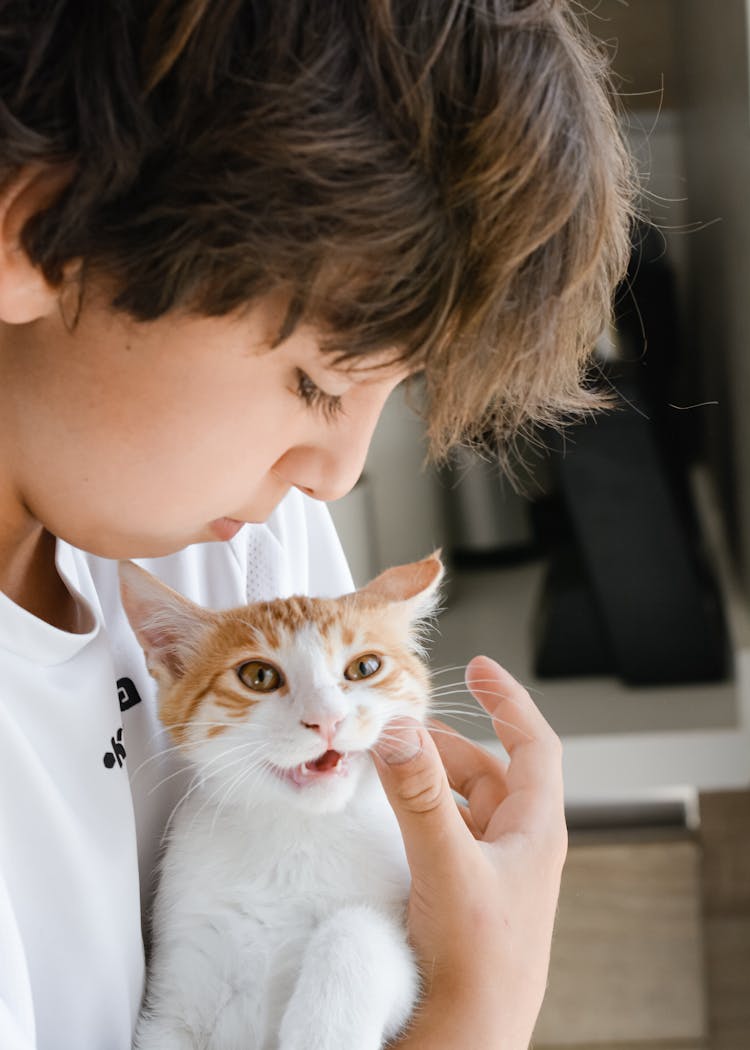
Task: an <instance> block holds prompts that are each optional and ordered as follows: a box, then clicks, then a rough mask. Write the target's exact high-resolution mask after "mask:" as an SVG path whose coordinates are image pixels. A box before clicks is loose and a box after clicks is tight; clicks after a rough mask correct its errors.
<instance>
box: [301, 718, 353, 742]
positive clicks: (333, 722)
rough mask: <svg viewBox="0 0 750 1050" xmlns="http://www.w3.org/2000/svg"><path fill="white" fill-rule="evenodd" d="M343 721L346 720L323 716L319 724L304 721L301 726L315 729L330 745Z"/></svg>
mask: <svg viewBox="0 0 750 1050" xmlns="http://www.w3.org/2000/svg"><path fill="white" fill-rule="evenodd" d="M343 721H344V719H343V718H341V717H339V716H337V715H321V716H319V717H318V720H317V722H305V721H304V719H303V720H302V721H301V723H300V724H301V725H303V726H304V727H305V729H314V730H315V732H317V733H320V735H321V736H322V737H323V739H324V740H325V742H326V743H327V744H330V743H331V741H332V740H333V738H334V736H335V735H336V732H337V730H338V728H339V726H340V725H341V723H342V722H343Z"/></svg>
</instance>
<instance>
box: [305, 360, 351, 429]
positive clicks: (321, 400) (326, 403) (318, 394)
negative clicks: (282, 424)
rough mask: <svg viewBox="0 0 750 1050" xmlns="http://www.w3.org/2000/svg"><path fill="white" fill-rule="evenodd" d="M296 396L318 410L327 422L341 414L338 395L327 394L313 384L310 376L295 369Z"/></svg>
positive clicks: (341, 409) (341, 407) (341, 406)
mask: <svg viewBox="0 0 750 1050" xmlns="http://www.w3.org/2000/svg"><path fill="white" fill-rule="evenodd" d="M297 396H298V397H301V398H302V400H303V401H304V402H305V404H306V405H309V406H310V407H311V408H318V409H320V411H321V412H322V413H323V415H324V416H325V417H326V419H328V420H333V419H335V418H336V416H338V415H340V414H341V412H343V405H342V403H341V397H340V395H339V394H327V393H326V392H325V391H324V390H321V389H320V387H319V386H318V385H317V384H316V383H314V382H313V380H312V379H311V378H310V376H309V375H308V374H307V373H306V372H303V371H302V369H301V368H298V369H297Z"/></svg>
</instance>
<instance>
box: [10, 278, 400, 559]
mask: <svg viewBox="0 0 750 1050" xmlns="http://www.w3.org/2000/svg"><path fill="white" fill-rule="evenodd" d="M282 317H283V304H282V303H281V302H280V301H279V300H277V299H274V298H273V297H269V298H268V299H267V300H263V301H262V302H260V303H259V304H257V305H256V306H254V307H253V308H252V309H251V310H250V311H249V312H248V313H246V314H245V315H243V316H242V317H239V316H232V317H223V318H213V319H206V318H196V317H184V318H183V317H175V316H168V317H165V318H162V319H160V320H158V321H155V322H153V323H149V324H137V323H135V322H133V321H132V320H130V319H129V318H127V317H124V316H122V315H120V314H116V313H114V312H112V311H111V310H110V309H109V308H107V307H106V306H105V305H104V302H103V301H102V302H101V303H99V302H97V301H91V302H90V303H89V304H88V305H87V306H85V308H84V310H83V312H82V314H81V317H80V320H79V322H78V325H77V326H76V328H75V329H74V330H73V331H72V332H71V331H69V330H68V329H67V327H66V325H65V324H64V322H63V318H62V316H61V313H60V311H59V310H54V311H51V312H50V313H48V314H47V315H46V316H43V317H40V318H38V319H37V320H34V321H33V322H31V323H28V324H17V325H4V326H3V330H2V344H0V350H1V351H2V378H3V383H4V386H5V393H4V396H3V401H4V402H6V401H7V403H5V404H3V413H5V414H6V418H5V421H4V422H2V421H0V436H1V437H2V438H3V443H4V446H5V448H6V449H8V448H10V449H11V456H10V460H9V462H8V463H6V464H5V465H4V466H5V468H6V473H7V472H8V471H9V473H10V476H11V479H12V484H14V485H15V487H16V491H17V492H18V494H19V496H20V497H21V499H22V500H23V503H24V505H25V506H26V507H27V508H28V510H29V511H30V513H31V515H32V516H33V517H34V518H35V519H36V520H38V521H40V522H42V523H43V524H44V525H45V526H46V528H47V529H48V530H49V531H50V532H52V533H53V534H54V535H56V536H60V537H62V538H63V539H66V540H68V541H69V542H71V543H73V544H75V545H76V546H79V547H82V548H84V549H85V550H89V551H91V552H93V553H96V554H100V555H103V556H106V557H112V558H127V557H136V556H157V555H162V554H167V553H170V552H172V551H175V550H178V549H180V548H181V547H184V546H186V545H187V544H189V543H193V542H197V541H207V540H216V539H226V538H228V536H229V535H230V534H231V533H232V531H233V529H234V528H236V527H233V526H232V524H231V523H230V522H226V521H221V519H224V518H231V519H235V520H236V521H238V522H241V521H255V522H260V521H264V520H265V519H266V518H267V517H268V515H269V514H270V513H271V511H272V510H273V509H274V507H275V506H276V505H277V503H278V502H279V501H280V500H281V499H282V497H283V496H284V495H285V493H286V492H287V491H288V490H289V489H290V488H291V487H293V486H295V487H297V488H299V489H302V490H303V491H305V492H307V493H309V494H310V495H311V496H313V497H315V498H317V499H323V500H332V499H336V498H338V497H339V496H342V495H344V493H346V492H348V491H349V489H350V488H351V487H352V485H354V483H355V481H356V480H357V478H358V477H359V474H360V472H361V469H362V466H363V463H364V459H365V454H366V452H367V447H368V444H369V441H370V438H371V435H372V431H373V429H374V426H375V423H376V422H377V419H378V416H379V414H380V411H381V409H382V407H383V404H384V402H385V400H386V398H387V396H388V394H389V393H390V392H391V391H392V390H393V388H394V387H395V386H396V384H397V383H398V382H399V381H400V380H401V379H402V378H403V377H404V375H405V374H406V373H405V370H404V369H403V367H402V366H394V367H392V366H388V367H387V368H381V369H376V368H374V364H375V363H377V362H373V359H372V358H370V359H367V360H365V361H364V362H363V363H362V364H356V365H355V366H354V368H353V369H352V368H350V370H349V371H348V372H347V371H343V370H342V369H341V368H338V369H336V368H334V367H333V366H332V363H331V358H330V357H326V356H324V355H322V354H321V353H320V351H319V349H318V346H317V342H316V338H315V334H314V332H312V331H311V330H310V329H305V328H299V329H298V330H296V331H295V332H294V333H293V334H292V335H291V336H290V337H289V338H288V339H287V340H286V341H285V342H284V343H282V344H281V345H280V346H278V347H276V348H274V349H271V344H272V343H273V342H274V340H275V337H276V334H277V333H278V331H279V329H280V325H281V321H282ZM313 384H314V385H315V386H317V387H318V388H319V389H320V390H322V391H324V392H325V394H327V395H333V396H334V397H336V396H338V397H340V403H341V411H340V412H339V413H333V412H330V411H327V410H326V403H328V408H329V409H330V408H332V405H331V403H330V401H329V400H328V399H326V398H325V396H323V397H322V398H321V397H320V396H319V395H318V394H317V393H315V391H314V386H313Z"/></svg>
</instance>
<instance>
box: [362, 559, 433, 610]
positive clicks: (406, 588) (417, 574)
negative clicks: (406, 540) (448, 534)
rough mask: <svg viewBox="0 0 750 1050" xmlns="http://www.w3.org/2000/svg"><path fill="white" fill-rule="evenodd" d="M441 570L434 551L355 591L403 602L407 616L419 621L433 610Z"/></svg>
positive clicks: (389, 571) (382, 575) (389, 570)
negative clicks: (407, 608) (407, 610)
mask: <svg viewBox="0 0 750 1050" xmlns="http://www.w3.org/2000/svg"><path fill="white" fill-rule="evenodd" d="M443 572H444V569H443V563H442V562H441V560H440V551H439V550H436V551H434V552H433V553H432V554H430V555H429V557H427V558H423V559H422V561H415V562H410V563H409V564H408V565H396V566H394V568H392V569H386V570H385V572H381V574H380V575H379V576H376V577H375V579H374V580H371V581H370V583H368V584H367V585H366V586H364V587H362V588H361V589H360V590H359V592H358V593H359V594H367V595H370V596H372V597H373V598H379V599H380V600H381V601H386V602H406V603H407V604H408V607H409V618H410V619H412V620H419V619H421V618H422V617H424V616H429V615H430V614H431V613H433V612H434V611H435V609H436V607H437V604H438V600H439V593H438V591H439V587H440V581H441V580H442V578H443Z"/></svg>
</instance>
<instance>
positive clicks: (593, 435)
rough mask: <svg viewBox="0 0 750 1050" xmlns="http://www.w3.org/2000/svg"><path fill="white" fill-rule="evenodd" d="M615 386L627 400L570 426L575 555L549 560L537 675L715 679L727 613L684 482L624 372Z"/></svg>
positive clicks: (563, 463) (721, 666)
mask: <svg viewBox="0 0 750 1050" xmlns="http://www.w3.org/2000/svg"><path fill="white" fill-rule="evenodd" d="M617 387H618V389H619V390H620V391H621V393H622V394H623V395H624V397H625V398H627V400H628V401H629V402H630V405H628V404H625V403H623V405H622V407H621V408H619V409H618V410H617V411H614V412H610V413H607V414H604V415H601V416H600V417H598V418H597V419H596V420H595V421H593V422H591V423H588V424H585V425H583V426H578V427H575V428H572V430H571V431H570V432H569V434H568V440H567V441H566V448H567V451H566V453H565V455H564V456H562V457H560V459H559V462H558V472H559V481H560V487H561V491H562V496H563V500H564V504H565V507H566V510H567V514H568V518H569V522H570V526H571V528H572V533H573V536H574V537H575V547H576V550H577V558H576V556H575V555H573V557H572V558H571V554H570V548H568V552H567V553H565V548H561V549H560V550H559V551H558V552H556V553H553V555H552V558H551V563H550V570H549V575H548V578H547V581H546V585H545V589H544V593H543V596H542V602H541V606H540V612H539V633H538V636H537V639H536V648H535V658H536V671H537V673H538V674H540V675H546V676H554V675H569V674H601V673H607V672H609V673H616V674H618V675H619V676H620V677H621V678H623V679H624V681H626V682H628V683H629V684H631V685H664V684H668V683H684V682H705V681H716V680H720V679H722V678H724V677H725V676H726V673H727V656H728V645H727V638H726V630H725V625H724V618H723V613H722V607H721V601H720V596H719V593H718V589H717V587H716V584H715V582H714V580H713V578H712V576H711V573H710V571H709V568H708V565H707V562H706V559H705V557H704V555H703V550H702V544H701V538H700V534H699V530H698V523H697V520H696V517H695V514H694V512H693V509H692V505H691V504H690V503H689V502H687V501H686V492H687V489H686V486H685V485H684V484H683V479H682V478H680V477H678V478H675V477H674V476H673V475H672V473H671V472H670V470H669V468H668V461H667V460H666V459H665V458H664V457H663V456H662V455H661V453H660V449H659V447H658V444H657V440H656V436H657V431H656V429H655V428H654V427H653V426H652V424H651V423H650V421H649V420H648V419H647V418H645V416H644V415H643V414H642V412H643V409H642V407H641V405H642V402H641V403H640V405H639V395H638V390H637V388H636V386H635V384H633V383H628V381H626V380H625V379H623V378H622V377H620V378H618V382H617ZM576 564H577V565H578V569H577V570H576ZM576 575H577V578H576ZM572 618H575V619H576V622H572ZM608 664H609V666H607V665H608Z"/></svg>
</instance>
